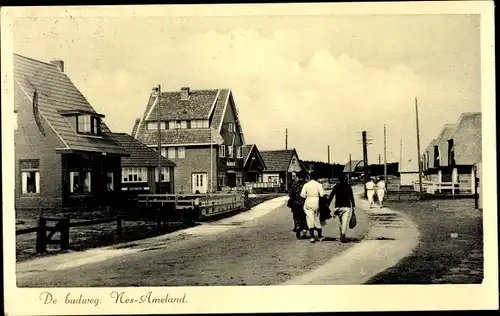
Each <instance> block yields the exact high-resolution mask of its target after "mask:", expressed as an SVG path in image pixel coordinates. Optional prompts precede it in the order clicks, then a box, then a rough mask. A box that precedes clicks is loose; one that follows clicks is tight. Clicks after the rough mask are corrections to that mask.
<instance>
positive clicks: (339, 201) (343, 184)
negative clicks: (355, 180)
mask: <svg viewBox="0 0 500 316" xmlns="http://www.w3.org/2000/svg"><path fill="white" fill-rule="evenodd" d="M334 198H335V211H334V213H333V214H334V215H335V216H338V217H339V230H340V242H342V243H345V242H347V239H346V232H347V227H348V225H349V221H350V220H351V216H352V212H353V211H354V208H355V206H356V205H355V203H354V193H353V192H352V187H351V185H350V184H349V183H348V182H347V180H346V178H345V177H341V178H340V182H339V183H338V184H337V185H335V187H334V188H333V190H332V192H331V193H330V196H329V197H328V203H329V204H330V203H331V202H332V200H333V199H334Z"/></svg>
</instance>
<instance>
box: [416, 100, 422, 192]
mask: <svg viewBox="0 0 500 316" xmlns="http://www.w3.org/2000/svg"><path fill="white" fill-rule="evenodd" d="M415 118H416V123H417V155H418V156H417V161H418V183H419V189H420V195H422V192H423V190H422V164H421V163H420V131H419V127H418V100H417V97H415Z"/></svg>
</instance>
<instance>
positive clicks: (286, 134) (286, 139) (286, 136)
mask: <svg viewBox="0 0 500 316" xmlns="http://www.w3.org/2000/svg"><path fill="white" fill-rule="evenodd" d="M285 149H288V128H287V129H285Z"/></svg>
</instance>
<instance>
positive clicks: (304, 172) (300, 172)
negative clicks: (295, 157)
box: [296, 169, 307, 179]
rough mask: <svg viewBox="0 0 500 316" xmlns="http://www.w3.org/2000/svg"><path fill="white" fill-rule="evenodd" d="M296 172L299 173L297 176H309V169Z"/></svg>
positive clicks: (302, 177)
mask: <svg viewBox="0 0 500 316" xmlns="http://www.w3.org/2000/svg"><path fill="white" fill-rule="evenodd" d="M296 174H297V177H299V178H301V179H304V178H305V177H306V176H307V171H305V170H303V169H301V170H299V171H297V173H296Z"/></svg>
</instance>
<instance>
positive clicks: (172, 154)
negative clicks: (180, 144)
mask: <svg viewBox="0 0 500 316" xmlns="http://www.w3.org/2000/svg"><path fill="white" fill-rule="evenodd" d="M167 158H169V159H173V158H175V147H168V154H167Z"/></svg>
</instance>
